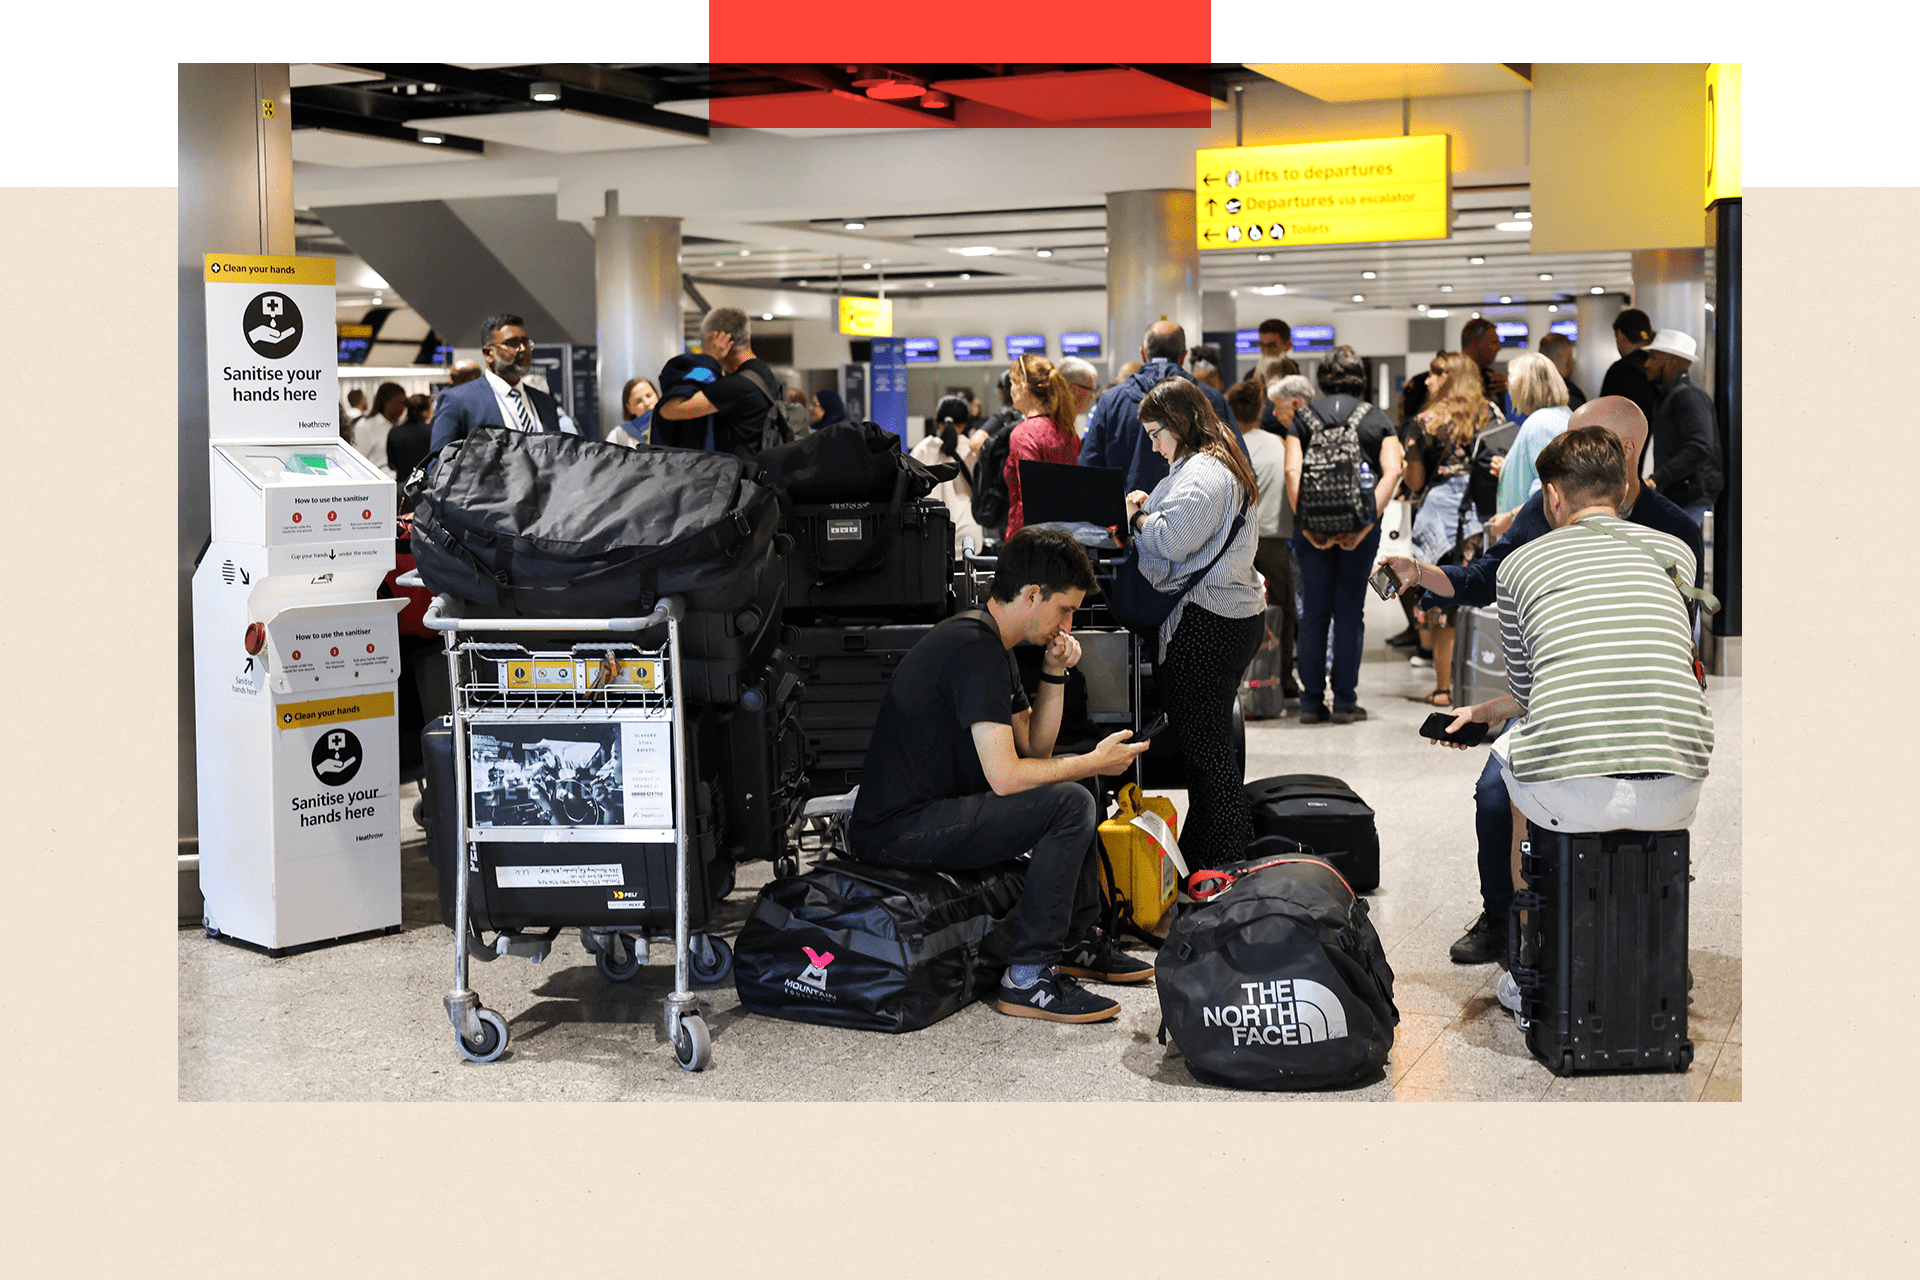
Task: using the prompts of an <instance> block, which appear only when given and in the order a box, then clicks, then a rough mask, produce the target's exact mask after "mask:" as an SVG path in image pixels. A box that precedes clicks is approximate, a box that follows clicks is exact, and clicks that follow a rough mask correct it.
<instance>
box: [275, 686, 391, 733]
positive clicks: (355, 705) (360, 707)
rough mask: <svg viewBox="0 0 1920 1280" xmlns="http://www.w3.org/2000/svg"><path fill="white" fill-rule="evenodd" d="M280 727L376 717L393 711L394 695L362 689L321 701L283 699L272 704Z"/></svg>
mask: <svg viewBox="0 0 1920 1280" xmlns="http://www.w3.org/2000/svg"><path fill="white" fill-rule="evenodd" d="M274 714H275V716H276V717H277V719H278V722H279V725H280V727H281V728H282V729H310V728H312V727H313V726H314V725H317V724H342V723H344V722H346V721H348V720H379V719H382V718H384V717H386V716H390V715H392V714H393V695H392V694H390V693H363V694H361V695H360V696H359V697H357V698H329V699H327V700H325V701H323V702H283V703H281V704H280V705H279V706H278V707H275V708H274Z"/></svg>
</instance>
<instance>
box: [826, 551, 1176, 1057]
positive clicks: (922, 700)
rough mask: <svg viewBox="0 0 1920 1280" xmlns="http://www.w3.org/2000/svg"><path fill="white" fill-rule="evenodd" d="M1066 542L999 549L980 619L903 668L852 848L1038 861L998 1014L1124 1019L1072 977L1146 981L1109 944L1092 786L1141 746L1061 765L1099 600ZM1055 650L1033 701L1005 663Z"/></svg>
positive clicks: (936, 861)
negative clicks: (1077, 671) (1070, 707)
mask: <svg viewBox="0 0 1920 1280" xmlns="http://www.w3.org/2000/svg"><path fill="white" fill-rule="evenodd" d="M1093 585H1094V584H1093V567H1092V566H1091V565H1090V564H1088V563H1087V553H1086V552H1085V551H1083V550H1081V548H1080V545H1079V544H1078V543H1076V542H1075V541H1074V540H1073V539H1072V538H1070V537H1068V536H1067V535H1066V534H1064V533H1061V532H1059V531H1058V530H1052V529H1022V530H1021V531H1020V532H1019V533H1018V534H1016V535H1015V536H1014V537H1012V538H1010V539H1008V540H1007V543H1006V545H1005V546H1004V547H1002V548H1001V550H1000V558H999V564H998V566H997V567H996V569H995V571H994V575H993V590H992V592H991V596H990V598H989V599H988V601H987V607H986V609H985V610H984V611H979V610H970V611H968V612H967V613H963V614H960V615H959V616H957V617H953V618H949V619H947V620H946V621H945V622H943V623H941V624H940V625H939V626H937V627H935V628H934V629H933V630H932V632H930V633H929V634H928V635H927V636H926V638H925V639H923V640H921V641H920V643H919V644H917V645H915V646H914V647H913V649H912V651H911V652H909V653H908V654H907V656H906V657H905V658H904V659H902V660H901V662H900V666H899V668H898V669H897V670H896V671H895V672H894V677H893V681H892V683H891V684H890V685H889V686H888V688H887V695H886V699H885V700H884V701H883V702H882V703H881V704H880V718H879V721H878V722H877V723H876V724H875V725H874V730H873V742H872V745H871V746H869V747H868V749H867V760H866V767H865V769H864V770H863V771H862V774H861V782H860V796H859V799H858V800H856V801H855V803H854V808H853V820H852V823H851V825H850V828H849V831H848V836H849V838H850V842H851V844H852V847H853V854H854V856H855V857H857V858H859V859H861V860H862V861H865V862H872V863H876V864H878V865H880V866H892V867H916V868H933V869H940V870H955V871H958V870H968V869H973V868H978V867H989V866H993V865H995V864H997V863H1002V862H1006V861H1009V860H1010V859H1013V858H1017V857H1019V856H1020V855H1021V854H1022V853H1025V852H1026V851H1028V850H1032V851H1033V858H1032V862H1031V865H1029V867H1028V868H1027V887H1026V893H1025V895H1024V896H1023V897H1022V898H1021V901H1020V908H1019V914H1018V916H1017V918H1016V932H1015V936H1014V944H1013V951H1012V954H1011V955H1010V956H1009V957H1008V966H1007V972H1006V974H1005V976H1004V977H1003V978H1002V979H1001V981H1000V991H999V996H998V999H997V1001H996V1003H995V1007H996V1008H997V1009H999V1010H1000V1012H1002V1013H1008V1014H1013V1015H1014V1016H1016V1017H1022V1018H1044V1019H1047V1020H1048V1021H1051V1022H1101V1021H1104V1020H1106V1019H1108V1018H1111V1017H1114V1016H1115V1015H1116V1014H1118V1013H1119V1012H1120V1006H1119V1005H1118V1004H1117V1003H1115V1002H1114V1001H1112V1000H1107V999H1104V998H1102V997H1100V996H1096V995H1093V994H1091V993H1090V992H1087V991H1083V990H1081V989H1080V987H1079V984H1077V983H1076V982H1075V981H1074V978H1075V977H1082V978H1097V979H1100V980H1102V981H1106V982H1145V981H1147V980H1148V979H1150V978H1151V977H1152V976H1153V967H1152V966H1151V965H1148V964H1144V963H1142V962H1141V961H1139V960H1136V959H1134V958H1133V957H1131V956H1129V955H1127V954H1126V953H1125V952H1123V951H1121V950H1120V949H1119V948H1118V947H1117V946H1115V945H1114V944H1113V942H1112V941H1111V940H1110V939H1108V938H1106V937H1105V936H1104V935H1102V934H1101V932H1100V930H1099V928H1098V923H1097V922H1098V917H1099V914H1100V879H1099V870H1098V865H1099V861H1098V857H1097V855H1096V853H1095V851H1094V845H1093V841H1094V839H1095V826H1096V824H1097V823H1098V822H1099V814H1098V813H1097V811H1096V806H1095V804H1094V798H1093V795H1092V793H1091V792H1090V791H1089V790H1088V789H1087V788H1086V787H1083V786H1081V785H1079V782H1078V780H1079V779H1081V778H1087V777H1091V776H1092V775H1094V774H1105V775H1107V776H1113V775H1116V774H1120V773H1124V772H1125V771H1126V769H1127V767H1128V766H1129V765H1131V764H1132V763H1133V760H1134V757H1135V756H1138V755H1139V754H1140V753H1141V752H1143V751H1145V750H1146V749H1147V748H1146V744H1145V743H1140V744H1133V743H1129V742H1127V741H1126V739H1127V738H1129V737H1131V736H1132V732H1131V731H1130V730H1122V731H1120V732H1119V733H1116V734H1112V735H1111V736H1109V737H1107V738H1105V739H1104V740H1102V741H1101V743H1100V745H1099V746H1097V747H1095V748H1094V749H1093V750H1092V751H1091V752H1089V753H1088V754H1086V755H1083V756H1062V757H1060V758H1058V759H1054V758H1053V744H1054V739H1055V737H1056V736H1057V735H1058V734H1059V731H1060V711H1061V706H1062V701H1063V699H1062V689H1061V686H1063V685H1065V684H1066V680H1067V670H1068V669H1069V668H1070V667H1072V666H1073V665H1074V664H1075V663H1077V662H1078V661H1079V660H1080V643H1079V641H1077V640H1075V639H1074V638H1073V636H1072V634H1071V632H1072V628H1073V611H1074V610H1075V609H1077V608H1079V607H1080V603H1081V601H1083V600H1084V599H1085V598H1086V595H1087V592H1089V591H1090V590H1092V589H1093ZM1017 644H1037V645H1044V646H1045V647H1046V653H1045V655H1044V658H1043V660H1042V663H1041V676H1040V681H1041V683H1040V691H1039V693H1038V694H1036V695H1035V697H1034V700H1033V703H1032V704H1031V705H1029V704H1028V701H1027V697H1026V694H1025V693H1024V692H1023V691H1022V689H1021V687H1020V677H1019V672H1018V670H1017V668H1016V667H1015V665H1014V660H1013V654H1012V653H1011V652H1010V650H1011V649H1012V648H1013V647H1014V646H1015V645H1017Z"/></svg>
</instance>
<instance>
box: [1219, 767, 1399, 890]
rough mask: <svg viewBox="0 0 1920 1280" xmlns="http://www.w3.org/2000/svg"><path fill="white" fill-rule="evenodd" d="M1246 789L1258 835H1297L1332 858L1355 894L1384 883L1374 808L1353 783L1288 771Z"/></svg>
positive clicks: (1321, 854)
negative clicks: (1349, 784) (1351, 785)
mask: <svg viewBox="0 0 1920 1280" xmlns="http://www.w3.org/2000/svg"><path fill="white" fill-rule="evenodd" d="M1242 794H1244V795H1245V796H1246V798H1247V807H1248V808H1250V809H1252V810H1253V834H1254V835H1255V836H1285V837H1286V838H1287V839H1289V840H1298V841H1299V842H1300V843H1301V844H1303V845H1305V846H1306V847H1307V848H1308V849H1311V850H1312V851H1313V854H1314V856H1315V857H1318V858H1325V859H1326V860H1327V861H1328V862H1330V863H1332V864H1333V869H1334V870H1335V871H1338V872H1339V873H1340V874H1341V875H1342V876H1343V877H1345V879H1346V882H1347V883H1348V884H1350V885H1352V886H1353V891H1354V892H1355V893H1370V892H1372V891H1373V890H1375V889H1377V888H1379V887H1380V834H1379V832H1378V831H1377V830H1376V829H1375V828H1374V825H1373V810H1372V809H1371V808H1370V807H1368V805H1367V802H1366V801H1365V800H1362V799H1361V798H1360V796H1359V795H1358V793H1356V792H1355V791H1354V789H1353V788H1352V787H1349V786H1348V785H1347V784H1346V783H1344V782H1342V781H1340V779H1338V778H1330V777H1328V776H1326V775H1325V774H1320V773H1289V774H1282V775H1281V776H1280V777H1277V778H1261V779H1259V780H1258V781H1256V782H1249V783H1248V784H1247V785H1246V788H1245V789H1244V791H1243V792H1242Z"/></svg>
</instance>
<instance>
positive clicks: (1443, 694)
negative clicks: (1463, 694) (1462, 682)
mask: <svg viewBox="0 0 1920 1280" xmlns="http://www.w3.org/2000/svg"><path fill="white" fill-rule="evenodd" d="M1416 701H1419V702H1424V703H1426V704H1427V705H1428V706H1430V707H1440V708H1442V709H1451V708H1452V706H1453V690H1451V689H1435V690H1434V691H1433V692H1432V693H1429V694H1427V695H1426V696H1425V697H1422V698H1418V699H1416Z"/></svg>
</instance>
